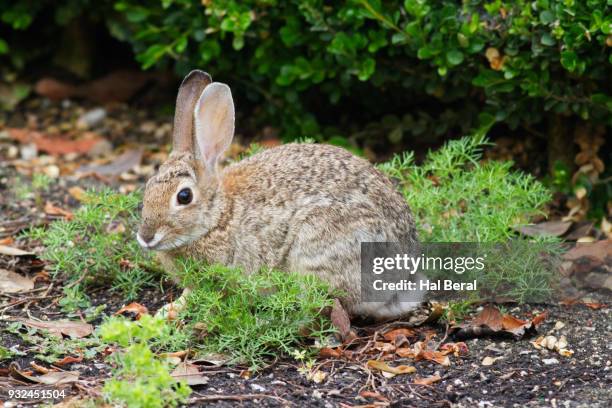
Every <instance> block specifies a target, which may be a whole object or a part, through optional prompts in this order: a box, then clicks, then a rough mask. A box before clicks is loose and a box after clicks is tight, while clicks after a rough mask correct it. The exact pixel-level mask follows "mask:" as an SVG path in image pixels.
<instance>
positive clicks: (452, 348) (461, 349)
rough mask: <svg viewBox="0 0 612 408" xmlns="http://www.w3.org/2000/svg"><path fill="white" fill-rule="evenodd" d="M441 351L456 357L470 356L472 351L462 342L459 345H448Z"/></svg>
mask: <svg viewBox="0 0 612 408" xmlns="http://www.w3.org/2000/svg"><path fill="white" fill-rule="evenodd" d="M440 351H441V352H442V353H445V354H453V355H455V357H459V356H461V355H466V354H469V352H470V350H469V349H468V346H467V344H465V343H464V342H462V341H460V342H457V343H446V344H443V345H442V346H441V347H440Z"/></svg>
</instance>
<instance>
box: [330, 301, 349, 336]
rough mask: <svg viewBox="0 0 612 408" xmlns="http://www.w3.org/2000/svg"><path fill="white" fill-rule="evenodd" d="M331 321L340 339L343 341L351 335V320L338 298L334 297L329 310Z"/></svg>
mask: <svg viewBox="0 0 612 408" xmlns="http://www.w3.org/2000/svg"><path fill="white" fill-rule="evenodd" d="M331 322H332V324H333V326H334V327H335V328H336V330H338V334H340V339H341V340H342V341H343V342H344V341H348V340H350V338H351V337H353V336H352V333H351V320H350V319H349V315H348V313H346V310H344V308H343V307H342V304H341V303H340V301H339V300H338V299H334V306H333V307H332V311H331Z"/></svg>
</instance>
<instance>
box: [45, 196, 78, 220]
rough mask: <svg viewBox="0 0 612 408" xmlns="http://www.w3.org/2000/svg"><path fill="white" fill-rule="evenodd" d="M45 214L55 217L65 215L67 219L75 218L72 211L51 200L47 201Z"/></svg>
mask: <svg viewBox="0 0 612 408" xmlns="http://www.w3.org/2000/svg"><path fill="white" fill-rule="evenodd" d="M45 214H47V215H51V216H54V217H63V218H65V219H67V220H71V219H72V218H73V215H72V212H70V211H68V210H64V209H62V208H60V207H57V206H55V205H53V203H52V202H51V201H47V203H46V204H45Z"/></svg>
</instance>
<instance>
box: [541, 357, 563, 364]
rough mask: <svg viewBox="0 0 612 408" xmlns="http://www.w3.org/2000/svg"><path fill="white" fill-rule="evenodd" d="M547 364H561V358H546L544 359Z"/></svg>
mask: <svg viewBox="0 0 612 408" xmlns="http://www.w3.org/2000/svg"><path fill="white" fill-rule="evenodd" d="M542 362H543V363H544V364H545V365H552V364H559V360H557V359H556V358H545V359H543V360H542Z"/></svg>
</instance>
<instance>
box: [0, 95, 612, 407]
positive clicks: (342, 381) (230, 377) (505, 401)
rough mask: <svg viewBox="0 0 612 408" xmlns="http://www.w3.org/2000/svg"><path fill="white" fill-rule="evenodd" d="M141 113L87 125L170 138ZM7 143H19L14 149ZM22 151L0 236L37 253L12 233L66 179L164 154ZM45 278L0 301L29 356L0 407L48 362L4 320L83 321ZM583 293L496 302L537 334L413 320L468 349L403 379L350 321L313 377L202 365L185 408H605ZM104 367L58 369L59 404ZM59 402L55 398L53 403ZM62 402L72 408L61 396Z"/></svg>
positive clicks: (0, 378)
mask: <svg viewBox="0 0 612 408" xmlns="http://www.w3.org/2000/svg"><path fill="white" fill-rule="evenodd" d="M39 105H40V104H39ZM36 106H38V105H36ZM36 106H34V107H32V109H33V110H34V112H37V113H36V114H38V115H41V116H42V115H44V112H42V110H36V109H38V108H37V107H36ZM74 109H77V110H78V111H77V112H76V113H73V114H68V113H65V112H63V111H62V112H63V113H61V114H60V113H59V112H58V111H57V110H52V111H53V112H55V113H54V114H55V115H59V116H60V118H59V119H57V120H59V121H64V120H66V121H68V120H69V119H66V118H74V117H76V116H78V115H79V113H82V112H83V111H84V109H83V108H82V107H78V108H74ZM117 112H118V113H117ZM16 116H18V114H16ZM148 117H149V116H148V115H147V114H145V113H142V112H140V113H138V112H137V113H135V114H133V115H132V116H130V114H129V113H126V110H125V109H122V108H117V109H115V110H113V111H109V118H108V119H107V120H106V122H102V123H101V124H99V125H98V127H94V128H93V129H92V131H96V132H98V133H99V134H101V135H104V136H105V137H107V138H108V140H110V142H111V145H112V146H114V147H117V146H119V145H122V144H123V143H124V142H125V141H124V140H118V139H117V135H116V134H115V133H113V131H112V129H114V128H113V127H112V126H115V128H119V129H123V130H125V129H127V131H126V133H128V134H132V136H130V137H129V139H130V140H134V139H139V140H140V142H141V143H142V138H144V139H145V140H149V141H150V142H151V143H150V145H157V144H159V140H165V141H167V138H168V136H169V135H168V134H166V133H164V134H161V133H159V132H158V134H156V133H155V131H154V130H155V128H156V126H155V124H156V123H157V122H152V123H153V125H152V126H151V125H147V126H144V123H145V122H146V123H151V121H152V120H151V119H148ZM122 121H125V122H129V124H126V125H125V128H124V127H122V126H120V125H121V123H122ZM25 122H27V120H26V118H21V117H15V118H11V123H12V125H13V126H17V125H18V124H20V123H25ZM39 122H40V123H45V124H46V123H53V120H47V119H45V120H42V119H41V120H39ZM117 123H119V124H117ZM111 125H112V126H111ZM45 126H46V125H45ZM49 126H51V125H49ZM105 126H106V127H105ZM150 128H151V130H150V131H149V129H150ZM105 129H106V130H105ZM130 129H138V131H137V132H136V134H137V135H138V136H139V137H135V136H133V135H134V133H131V132H129V130H130ZM143 129H144V130H143ZM0 131H1V129H0ZM147 138H148V139H147ZM15 148H17V149H18V154H17V155H16V154H15ZM19 149H22V146H20V145H18V144H17V143H16V142H14V141H12V140H7V139H2V138H0V214H1V217H0V240H1V239H6V238H8V237H12V238H15V241H14V243H13V244H12V245H13V246H15V247H19V248H21V249H25V250H34V251H39V250H40V249H41V248H39V247H38V246H37V243H36V242H31V241H27V240H24V239H20V238H19V233H20V231H23V230H24V229H27V228H29V227H31V226H34V225H44V224H47V223H50V222H53V221H54V219H55V218H56V217H54V216H49V215H47V214H45V212H44V211H42V205H43V204H44V203H45V202H47V201H50V202H53V203H56V204H58V205H61V207H62V208H65V209H68V210H70V209H74V208H76V207H77V206H78V201H77V200H75V199H74V197H72V196H71V194H69V193H68V190H69V189H70V188H71V187H74V186H80V187H82V188H87V187H91V186H92V185H101V184H111V185H113V186H114V187H116V188H119V189H124V190H131V189H133V188H137V187H139V186H141V185H142V183H143V182H144V181H145V180H146V178H147V177H148V176H149V175H150V174H151V173H152V172H153V171H154V167H155V165H156V164H158V163H159V162H160V161H161V160H163V155H164V150H163V149H162V150H161V151H160V150H159V149H156V148H152V149H148V150H147V151H146V152H145V156H144V162H143V164H142V166H141V169H140V170H139V171H138V172H131V173H129V174H128V175H125V174H122V175H120V176H118V177H115V178H111V179H107V178H103V177H76V176H74V175H72V173H71V172H70V171H69V170H70V169H73V168H74V167H76V166H77V165H78V164H79V163H87V162H89V161H91V159H90V158H88V157H86V156H83V157H77V158H74V159H72V160H73V162H72V164H71V165H70V166H68V169H66V168H65V166H66V164H65V163H64V162H63V160H64V159H62V158H55V159H54V158H49V157H48V156H40V155H39V156H37V157H36V158H35V159H33V160H32V161H31V163H30V165H29V166H26V167H24V166H23V163H21V162H20V160H19V157H18V156H19V154H21V153H22V152H21V151H19ZM108 154H111V153H110V152H108ZM49 166H57V167H59V168H60V173H61V174H60V175H59V177H58V179H57V182H55V183H53V184H52V185H51V187H50V188H49V189H48V190H47V191H45V192H43V193H40V195H36V196H35V197H29V198H27V197H26V198H23V197H21V198H20V197H19V196H18V195H17V194H16V193H15V191H16V190H17V188H18V187H19V186H20V185H22V184H23V183H28V182H29V180H30V175H31V173H33V172H36V171H41V169H42V171H45V170H46V169H48V168H49ZM64 173H66V174H64ZM609 266H610V265H607V266H606V268H607V269H606V270H607V273H609V271H610V269H609ZM0 269H7V270H10V271H14V272H17V273H20V274H23V275H28V276H32V275H34V274H36V273H37V272H40V271H41V270H43V269H44V263H43V262H42V261H40V260H38V259H37V258H36V257H35V256H21V257H14V256H5V255H0ZM582 269H584V267H582ZM49 283H50V282H49V281H38V282H37V283H36V286H35V288H34V290H33V291H31V293H29V294H11V295H10V296H8V295H1V296H0V316H2V319H1V320H0V345H2V347H4V348H7V349H13V350H19V351H23V352H25V355H23V356H18V357H15V358H12V359H9V360H0V407H10V406H12V407H15V406H37V405H41V404H42V403H40V401H38V402H37V401H30V402H23V403H15V402H14V400H13V402H6V394H5V393H4V392H3V391H6V390H2V388H3V387H6V386H7V385H8V384H12V385H11V386H15V383H14V382H10V381H9V379H8V377H7V375H8V368H9V364H13V367H17V368H18V369H19V370H27V369H32V366H31V363H33V362H35V363H37V364H39V365H43V366H46V367H49V364H46V363H43V362H41V361H40V360H39V359H37V358H36V357H35V354H36V347H35V346H34V345H32V344H27V343H25V342H24V340H23V338H22V337H21V336H18V335H16V334H14V333H11V332H10V331H8V330H7V328H9V326H10V325H11V322H12V321H13V320H14V319H17V318H42V319H52V320H57V319H61V318H73V319H74V318H77V319H78V318H79V316H78V315H73V316H67V315H66V314H64V313H62V312H61V309H60V308H59V307H58V305H57V300H58V299H59V297H60V296H61V287H62V285H63V282H62V281H61V280H60V279H59V278H58V279H56V280H55V281H54V282H53V283H54V287H53V288H52V290H49V291H48V292H47V293H46V295H45V296H44V298H41V297H40V296H41V293H43V292H44V291H45V290H46V288H48V286H49ZM179 293H180V290H179V288H176V287H172V286H171V285H169V284H165V285H162V286H161V287H155V288H149V289H147V290H146V291H145V292H144V293H143V294H142V296H141V299H142V300H141V301H140V303H142V304H143V305H145V306H146V307H148V308H149V310H151V311H154V310H157V309H158V308H159V307H160V306H161V305H163V304H165V303H167V302H169V301H170V300H172V299H176V297H177V296H178V294H179ZM28 296H29V297H28ZM90 296H91V300H92V303H93V304H94V305H102V304H105V305H106V306H107V307H106V313H112V312H114V311H116V310H118V309H119V308H121V307H122V306H123V305H124V304H125V303H124V299H122V298H121V296H120V295H118V294H116V293H113V292H110V291H108V290H107V288H104V287H101V288H98V289H96V290H94V291H93V292H91V293H90ZM588 296H589V297H587V298H585V297H583V298H581V299H578V300H577V301H573V302H565V303H566V304H561V303H555V304H525V305H520V306H519V305H515V304H506V305H503V307H504V309H505V312H506V313H509V314H511V315H513V316H516V317H518V318H523V319H531V318H533V316H535V315H537V314H538V313H542V312H546V313H547V317H546V319H545V320H544V322H543V323H542V324H540V325H539V326H538V327H537V334H535V335H532V336H528V337H525V338H520V339H515V338H513V337H503V336H489V337H477V338H471V339H456V338H454V335H453V334H450V335H448V328H447V326H446V325H445V324H444V323H443V322H442V321H439V322H437V323H433V324H430V325H425V326H421V327H418V328H417V330H418V332H419V336H420V338H421V339H423V337H425V338H426V339H428V340H430V341H433V342H434V343H442V342H444V343H451V342H455V341H465V344H466V345H467V349H468V353H467V354H461V355H459V356H454V355H450V365H449V366H443V365H440V364H438V363H435V362H433V361H429V360H420V361H414V359H402V358H399V357H397V356H396V357H395V358H393V359H392V360H389V361H387V362H388V363H389V364H390V365H393V366H397V365H399V364H405V365H410V366H414V367H415V368H416V373H415V374H400V375H397V376H395V377H393V378H386V377H385V376H383V375H381V373H380V372H379V371H374V370H371V369H369V368H367V366H366V362H367V360H368V359H369V358H372V355H368V356H366V355H360V354H359V353H358V351H359V349H360V347H362V346H363V345H364V344H370V343H372V342H375V341H377V340H379V338H378V337H379V334H378V332H375V331H374V332H373V329H372V327H371V326H363V327H353V328H354V330H355V332H356V334H357V335H358V336H359V337H360V341H359V345H358V346H354V347H352V348H351V347H349V348H348V349H351V350H353V351H354V352H355V353H353V354H343V355H342V356H341V357H338V358H329V357H328V358H319V359H317V361H316V364H315V366H314V368H311V369H310V371H311V372H314V371H317V370H318V371H320V372H322V373H324V376H323V375H322V376H323V377H324V378H319V379H321V380H322V381H320V382H319V383H317V382H315V381H313V379H312V378H308V376H307V375H306V374H305V373H304V370H303V369H302V370H300V364H299V363H297V362H296V361H294V360H293V359H291V358H286V357H283V358H279V359H278V360H277V361H274V362H270V366H269V367H267V368H265V369H263V370H261V371H259V372H256V373H251V372H249V371H248V370H246V368H245V367H239V366H238V367H236V366H215V365H211V364H205V363H203V364H201V365H200V366H199V367H200V370H201V371H203V372H204V373H205V375H206V377H207V378H208V383H207V384H206V385H198V386H193V387H192V389H193V391H194V392H193V393H192V395H191V398H190V402H189V406H193V407H195V406H204V405H206V406H218V407H225V406H228V407H229V406H235V405H240V406H247V407H249V406H309V407H310V406H313V407H325V408H327V407H337V406H341V407H348V406H368V407H374V406H393V407H399V406H406V407H451V406H453V407H609V406H611V405H612V353H611V350H612V343H611V341H612V319H611V316H610V314H611V309H610V305H611V303H610V299H611V298H610V292H609V291H605V290H604V291H599V292H597V293H595V294H590V295H588ZM24 299H25V301H23V300H24ZM20 300H21V301H22V302H21V303H19V302H20ZM28 300H29V301H28ZM480 307H482V306H480ZM478 311H479V309H478V306H474V308H473V310H472V314H475V313H478ZM100 321H101V318H97V319H96V320H94V321H93V322H92V324H93V325H94V326H95V325H97V324H99V323H100ZM542 335H554V336H555V337H557V338H558V337H560V336H562V335H564V336H565V337H566V338H567V342H568V346H567V348H568V349H570V350H572V351H573V355H571V356H567V357H566V356H563V355H560V354H559V353H558V352H556V351H552V350H547V349H546V348H542V349H538V348H536V347H535V346H534V345H533V344H532V343H533V342H534V341H535V340H536V338H537V337H538V336H542ZM377 336H378V337H377ZM347 355H348V356H353V357H352V358H350V357H347ZM381 356H382V354H381ZM486 360H489V361H491V360H493V363H492V365H484V364H483V362H484V361H486ZM109 364H110V363H109V362H108V361H107V360H106V359H105V358H104V356H102V354H100V353H99V354H97V355H96V356H95V357H94V358H93V359H90V360H84V361H82V362H75V363H72V364H69V365H66V366H64V367H62V368H61V369H62V370H74V371H78V372H79V373H80V377H79V381H78V383H75V384H71V385H66V386H59V387H58V389H63V390H65V391H66V393H67V395H66V398H64V399H63V401H64V402H66V401H69V400H71V398H73V399H72V400H71V401H73V402H74V403H75V404H77V402H78V401H79V400H78V398H85V397H89V396H96V395H97V393H98V392H99V389H100V386H101V385H102V383H103V381H104V379H106V378H108V377H109V376H110V370H111V366H110V365H109ZM432 376H439V377H440V379H439V380H438V381H437V382H434V383H432V384H430V385H419V384H418V381H416V380H417V379H425V378H430V377H432ZM21 386H24V387H29V388H32V389H34V388H39V387H40V386H36V385H32V384H28V383H25V382H24V383H22V384H21ZM2 399H4V400H5V402H4V403H2ZM55 402H57V403H59V402H61V401H60V400H59V399H58V400H56V401H55ZM62 406H64V407H67V406H71V405H69V404H68V403H64V405H62ZM73 406H78V404H77V405H73Z"/></svg>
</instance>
